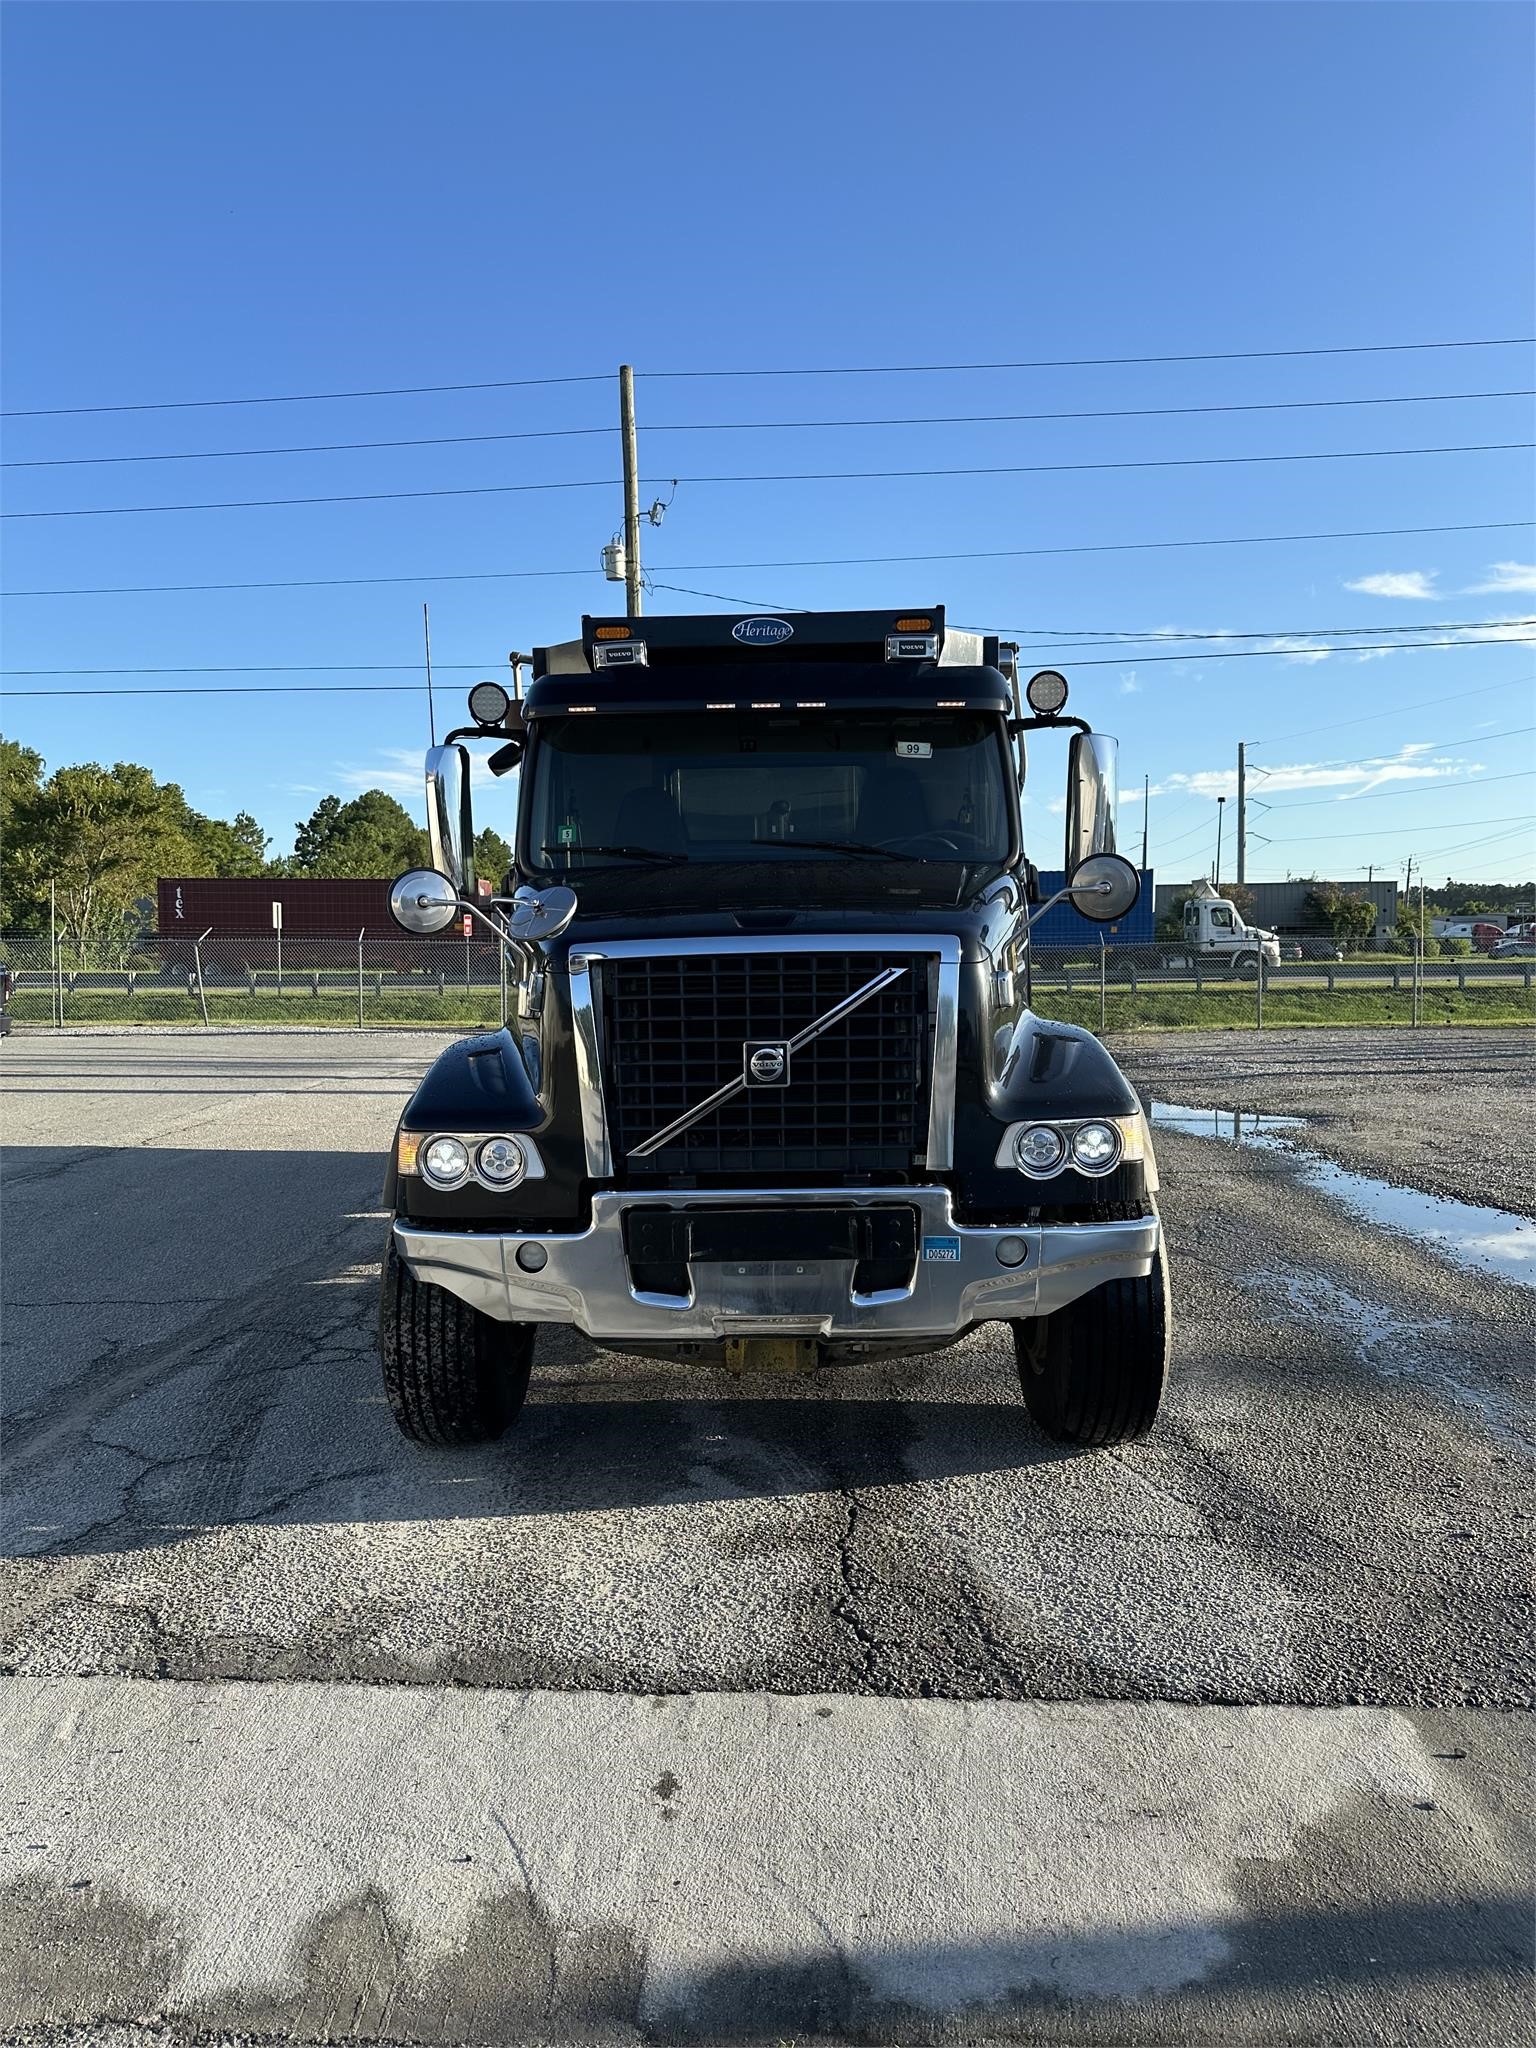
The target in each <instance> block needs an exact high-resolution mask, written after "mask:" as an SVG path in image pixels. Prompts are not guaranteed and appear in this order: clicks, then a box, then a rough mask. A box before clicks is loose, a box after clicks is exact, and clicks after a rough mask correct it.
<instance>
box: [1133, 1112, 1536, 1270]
mask: <svg viewBox="0 0 1536 2048" xmlns="http://www.w3.org/2000/svg"><path fill="white" fill-rule="evenodd" d="M1152 1122H1153V1123H1154V1125H1157V1126H1159V1127H1160V1128H1162V1129H1164V1130H1172V1131H1182V1132H1183V1133H1184V1134H1185V1135H1186V1136H1188V1137H1192V1138H1216V1139H1219V1140H1221V1141H1222V1142H1224V1143H1226V1144H1232V1145H1242V1146H1247V1147H1252V1148H1253V1149H1254V1150H1256V1151H1263V1152H1277V1153H1280V1154H1282V1155H1284V1156H1285V1157H1286V1158H1288V1159H1291V1160H1294V1162H1295V1163H1296V1166H1297V1168H1298V1170H1299V1177H1300V1179H1301V1180H1302V1181H1303V1183H1304V1184H1305V1185H1306V1186H1307V1187H1310V1188H1315V1189H1317V1190H1318V1192H1319V1193H1320V1194H1325V1195H1329V1196H1331V1197H1332V1198H1333V1199H1334V1201H1336V1202H1339V1203H1341V1204H1342V1205H1343V1206H1344V1207H1345V1208H1346V1209H1351V1210H1353V1211H1354V1213H1355V1214H1356V1215H1357V1216H1363V1217H1364V1218H1365V1219H1366V1221H1367V1222H1368V1223H1375V1224H1379V1225H1380V1226H1381V1227H1382V1228H1383V1229H1386V1230H1393V1231H1396V1232H1398V1233H1399V1234H1400V1235H1401V1236H1403V1237H1412V1238H1417V1239H1418V1240H1419V1241H1420V1243H1422V1244H1428V1245H1432V1246H1433V1247H1434V1249H1435V1250H1436V1251H1437V1252H1439V1253H1441V1254H1442V1255H1443V1256H1444V1257H1445V1258H1448V1259H1451V1260H1453V1261H1454V1262H1455V1263H1456V1264H1457V1265H1458V1266H1465V1267H1467V1268H1468V1269H1469V1270H1471V1271H1472V1272H1476V1273H1496V1274H1498V1276H1499V1277H1500V1278H1501V1279H1504V1280H1513V1281H1515V1282H1516V1283H1517V1284H1518V1285H1519V1286H1522V1287H1536V1222H1532V1221H1531V1219H1530V1218H1529V1217H1526V1216H1512V1215H1510V1213H1509V1212H1508V1210H1505V1209H1484V1208H1481V1207H1479V1206H1478V1205H1477V1204H1476V1203H1474V1202H1453V1201H1449V1200H1447V1199H1445V1198H1444V1197H1442V1196H1440V1195H1426V1194H1424V1193H1423V1192H1422V1190H1420V1189H1418V1188H1398V1187H1393V1186H1392V1185H1391V1183H1390V1182H1388V1181H1384V1180H1373V1179H1372V1178H1371V1177H1370V1175H1368V1174H1363V1173H1349V1172H1346V1171H1345V1169H1344V1168H1343V1167H1342V1166H1335V1165H1334V1164H1333V1163H1332V1161H1331V1160H1327V1159H1319V1158H1318V1156H1317V1155H1316V1153H1314V1152H1308V1151H1305V1150H1304V1149H1303V1148H1302V1147H1301V1146H1300V1145H1298V1144H1297V1143H1296V1142H1295V1139H1294V1138H1293V1136H1292V1135H1291V1134H1292V1133H1293V1132H1296V1131H1301V1130H1305V1129H1306V1122H1307V1120H1306V1118H1305V1117H1299V1116H1259V1115H1257V1114H1249V1113H1248V1112H1247V1111H1246V1110H1233V1109H1189V1108H1187V1107H1185V1106H1184V1105H1183V1104H1180V1103H1177V1102H1154V1103H1153V1105H1152Z"/></svg>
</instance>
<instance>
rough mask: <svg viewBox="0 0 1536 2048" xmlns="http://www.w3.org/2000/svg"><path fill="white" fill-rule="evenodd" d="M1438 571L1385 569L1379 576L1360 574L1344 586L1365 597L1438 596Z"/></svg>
mask: <svg viewBox="0 0 1536 2048" xmlns="http://www.w3.org/2000/svg"><path fill="white" fill-rule="evenodd" d="M1439 573H1440V572H1439V570H1438V569H1385V570H1383V571H1382V573H1381V574H1380V575H1379V576H1361V577H1360V578H1358V580H1357V581H1355V582H1354V583H1346V584H1345V586H1344V588H1345V589H1346V590H1358V591H1360V592H1361V593H1362V594H1363V595H1364V596H1366V597H1438V596H1439V594H1440V593H1439V592H1438V591H1437V590H1436V589H1435V578H1436V576H1438V575H1439Z"/></svg>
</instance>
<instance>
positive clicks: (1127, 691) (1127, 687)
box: [1120, 668, 1141, 697]
mask: <svg viewBox="0 0 1536 2048" xmlns="http://www.w3.org/2000/svg"><path fill="white" fill-rule="evenodd" d="M1140 688H1141V685H1140V683H1138V682H1137V680H1136V671H1135V669H1133V668H1128V669H1126V670H1125V672H1124V673H1123V674H1122V675H1121V678H1120V694H1121V696H1122V697H1134V696H1135V694H1136V692H1137V691H1138V690H1139V689H1140Z"/></svg>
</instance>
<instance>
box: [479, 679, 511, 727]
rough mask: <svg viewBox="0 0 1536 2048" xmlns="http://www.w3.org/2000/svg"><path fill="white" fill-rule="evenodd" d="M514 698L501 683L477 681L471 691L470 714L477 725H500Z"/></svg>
mask: <svg viewBox="0 0 1536 2048" xmlns="http://www.w3.org/2000/svg"><path fill="white" fill-rule="evenodd" d="M511 708H512V699H511V698H510V697H509V696H508V695H507V693H506V691H505V690H504V689H503V688H502V687H501V684H500V683H476V685H475V687H474V688H473V689H472V690H471V691H470V693H469V715H470V717H471V718H472V719H473V720H474V721H475V723H476V725H500V723H501V721H502V720H503V719H504V718H505V717H506V715H507V713H508V712H509V711H510V710H511Z"/></svg>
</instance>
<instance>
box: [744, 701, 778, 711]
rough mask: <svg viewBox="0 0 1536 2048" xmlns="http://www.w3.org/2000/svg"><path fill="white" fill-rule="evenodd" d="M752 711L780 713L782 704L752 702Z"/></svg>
mask: <svg viewBox="0 0 1536 2048" xmlns="http://www.w3.org/2000/svg"><path fill="white" fill-rule="evenodd" d="M752 709H753V710H754V711H782V710H783V709H784V706H783V705H782V704H758V703H756V702H754V703H753V706H752Z"/></svg>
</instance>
